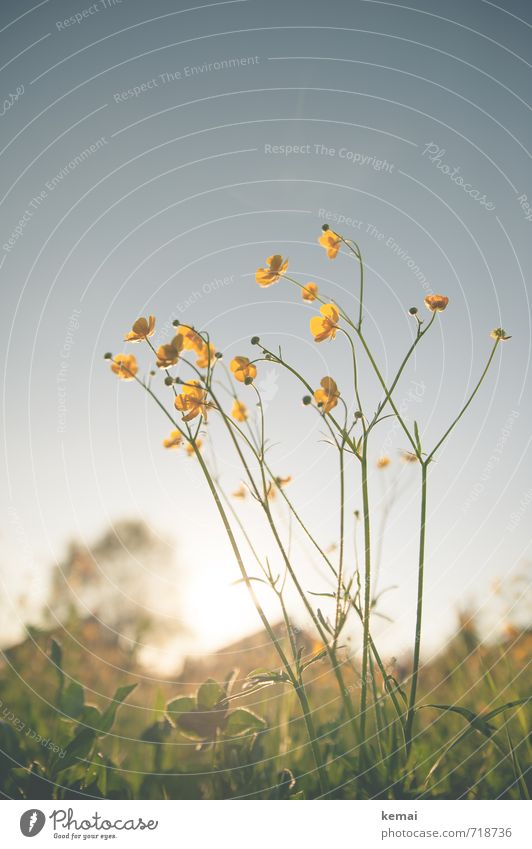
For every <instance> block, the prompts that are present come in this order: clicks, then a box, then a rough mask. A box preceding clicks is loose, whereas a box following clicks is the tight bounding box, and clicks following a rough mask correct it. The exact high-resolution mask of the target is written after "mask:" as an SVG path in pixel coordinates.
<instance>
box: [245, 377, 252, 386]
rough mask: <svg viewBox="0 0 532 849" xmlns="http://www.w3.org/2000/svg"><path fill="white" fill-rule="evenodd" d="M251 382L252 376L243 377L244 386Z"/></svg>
mask: <svg viewBox="0 0 532 849" xmlns="http://www.w3.org/2000/svg"><path fill="white" fill-rule="evenodd" d="M251 383H253V378H252V377H245V378H244V384H245V385H246V386H249V385H250V384H251Z"/></svg>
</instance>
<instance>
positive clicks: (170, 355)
mask: <svg viewBox="0 0 532 849" xmlns="http://www.w3.org/2000/svg"><path fill="white" fill-rule="evenodd" d="M182 350H183V336H182V335H181V333H178V334H177V335H176V336H174V338H173V339H172V341H171V342H170V343H169V344H168V345H160V346H159V347H158V348H157V351H156V354H155V356H156V357H157V359H156V361H155V363H156V365H157V367H158V368H170V366H175V364H176V363H177V361H178V359H179V354H180V353H181V351H182Z"/></svg>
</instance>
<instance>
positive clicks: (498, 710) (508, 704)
mask: <svg viewBox="0 0 532 849" xmlns="http://www.w3.org/2000/svg"><path fill="white" fill-rule="evenodd" d="M531 701H532V696H525V698H524V699H516V700H515V701H513V702H506V704H505V705H501V706H500V707H498V708H495V709H494V710H490V712H489V713H485V714H483V718H484V719H485V720H486V721H487V720H489V719H493V718H494V717H495V716H497V715H498V714H499V713H502V712H503V711H505V710H509V709H510V708H513V707H519V706H520V705H526V704H528V702H531Z"/></svg>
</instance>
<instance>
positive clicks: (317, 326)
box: [310, 304, 340, 342]
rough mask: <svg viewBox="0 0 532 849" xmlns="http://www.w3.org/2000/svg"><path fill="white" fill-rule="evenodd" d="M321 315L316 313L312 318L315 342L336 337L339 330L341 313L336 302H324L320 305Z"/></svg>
mask: <svg viewBox="0 0 532 849" xmlns="http://www.w3.org/2000/svg"><path fill="white" fill-rule="evenodd" d="M320 312H321V317H320V316H319V315H315V316H313V317H312V318H311V319H310V332H311V333H312V335H313V336H314V341H315V342H323V341H324V340H325V339H334V337H335V336H336V331H337V330H338V321H339V319H340V313H339V312H338V309H337V308H336V307H335V306H334V304H324V305H323V306H322V307H320Z"/></svg>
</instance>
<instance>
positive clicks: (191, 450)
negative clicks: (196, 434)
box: [185, 439, 203, 457]
mask: <svg viewBox="0 0 532 849" xmlns="http://www.w3.org/2000/svg"><path fill="white" fill-rule="evenodd" d="M202 445H203V442H202V441H201V439H196V448H197V449H198V451H201V446H202ZM185 451H186V452H187V454H188V456H189V457H193V456H194V454H195V453H196V452H195V451H194V446H193V445H192V443H190V442H187V444H186V445H185Z"/></svg>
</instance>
